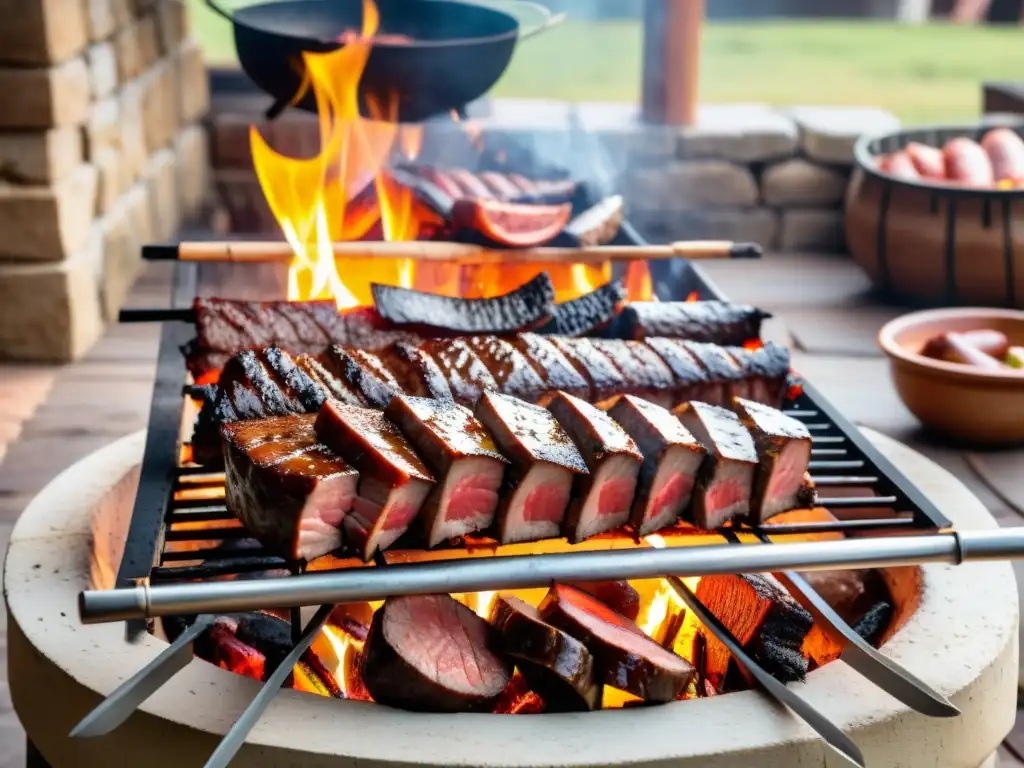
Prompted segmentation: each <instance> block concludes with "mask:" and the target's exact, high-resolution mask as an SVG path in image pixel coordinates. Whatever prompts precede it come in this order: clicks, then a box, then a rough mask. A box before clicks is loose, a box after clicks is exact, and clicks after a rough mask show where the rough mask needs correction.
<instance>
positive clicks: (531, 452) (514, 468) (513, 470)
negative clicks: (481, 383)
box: [475, 392, 587, 544]
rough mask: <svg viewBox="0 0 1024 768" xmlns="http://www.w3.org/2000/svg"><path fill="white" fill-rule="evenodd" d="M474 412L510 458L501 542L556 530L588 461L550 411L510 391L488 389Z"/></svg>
mask: <svg viewBox="0 0 1024 768" xmlns="http://www.w3.org/2000/svg"><path fill="white" fill-rule="evenodd" d="M475 415H476V418H477V419H479V421H480V423H482V424H483V425H484V427H485V428H486V429H487V431H488V432H490V434H491V436H492V437H493V438H494V442H495V444H496V445H497V447H498V450H500V451H501V453H502V454H503V455H504V456H505V457H506V458H507V459H508V460H509V461H510V462H511V466H510V467H509V468H508V470H507V471H506V472H505V482H504V483H503V484H502V488H501V493H500V497H501V501H500V502H499V506H498V538H499V540H500V541H501V542H502V543H503V544H511V543H513V542H517V541H536V540H538V539H549V538H554V537H556V536H558V534H559V532H560V530H561V527H562V520H563V519H564V517H565V511H566V507H568V505H569V499H570V495H571V492H572V486H573V480H574V478H575V477H576V476H577V475H585V474H587V465H586V463H585V462H584V460H583V457H582V456H581V455H580V452H579V450H577V448H576V446H575V445H574V444H573V442H572V440H570V439H569V436H568V435H567V434H566V433H565V430H564V429H562V427H561V426H559V424H558V422H557V421H556V420H555V417H554V416H552V415H551V413H550V412H549V411H546V410H544V409H543V408H540V407H539V406H536V405H532V404H530V403H526V402H523V401H522V400H519V399H517V398H514V397H509V396H508V395H501V394H498V393H496V392H486V393H485V394H484V396H483V397H481V398H480V402H478V403H477V407H476V412H475Z"/></svg>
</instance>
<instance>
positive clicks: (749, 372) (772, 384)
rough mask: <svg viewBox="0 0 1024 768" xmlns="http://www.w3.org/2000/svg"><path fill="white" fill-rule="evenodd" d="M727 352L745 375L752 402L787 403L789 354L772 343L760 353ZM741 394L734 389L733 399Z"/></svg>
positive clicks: (740, 349)
mask: <svg viewBox="0 0 1024 768" xmlns="http://www.w3.org/2000/svg"><path fill="white" fill-rule="evenodd" d="M725 351H726V352H728V353H729V356H730V357H732V359H733V360H735V361H736V364H737V365H738V366H739V367H740V370H741V371H742V372H743V377H744V379H745V380H746V382H747V383H746V390H747V392H748V395H747V397H748V399H750V400H756V401H757V402H759V403H765V404H768V405H776V406H777V405H779V404H780V403H781V402H782V401H783V399H784V398H785V396H786V391H787V390H788V389H789V350H787V349H786V348H785V347H783V346H780V345H779V344H775V343H774V342H770V341H769V342H768V343H767V344H764V345H763V346H761V347H758V348H757V349H748V348H747V347H726V348H725ZM739 391H740V390H739V389H734V390H733V395H734V396H735V395H736V393H737V392H739ZM696 399H699V398H696Z"/></svg>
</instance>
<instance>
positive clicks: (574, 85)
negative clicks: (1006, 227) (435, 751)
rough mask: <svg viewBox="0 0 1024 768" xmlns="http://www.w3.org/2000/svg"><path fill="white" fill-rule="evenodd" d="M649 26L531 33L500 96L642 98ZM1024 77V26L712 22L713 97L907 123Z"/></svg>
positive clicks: (954, 115)
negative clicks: (853, 111) (887, 116)
mask: <svg viewBox="0 0 1024 768" xmlns="http://www.w3.org/2000/svg"><path fill="white" fill-rule="evenodd" d="M188 2H189V3H190V5H191V6H192V9H193V12H192V25H193V29H194V30H195V32H196V34H197V35H198V36H199V39H200V40H201V41H202V44H203V46H204V48H205V50H206V52H207V57H208V60H209V61H210V63H221V64H222V63H225V62H230V61H232V60H233V58H234V44H233V41H232V38H231V30H230V26H229V25H228V23H227V22H226V21H224V20H222V19H221V18H220V17H218V16H215V15H214V14H212V13H211V12H210V11H209V10H207V9H206V8H205V7H203V6H202V3H201V0H188ZM640 48H641V36H640V27H639V25H638V24H631V23H605V24H591V23H582V22H578V23H571V22H570V23H566V24H564V25H562V26H561V27H559V28H556V29H553V30H551V31H549V32H547V33H545V34H543V35H541V36H539V37H537V38H534V39H532V40H529V41H525V42H523V44H522V45H521V47H520V48H519V49H518V51H517V53H516V56H515V58H514V59H513V62H512V65H511V66H510V67H509V69H508V71H507V72H506V73H505V75H504V77H503V78H502V79H501V81H500V82H499V83H498V85H497V87H496V89H495V91H494V94H495V95H497V96H507V97H520V98H546V99H564V100H571V101H587V100H590V101H636V100H638V99H639V83H640ZM1022 78H1024V29H1022V28H991V27H988V28H986V27H954V26H946V25H940V24H930V25H926V26H899V25H894V24H873V23H855V22H828V23H792V22H791V23H760V24H724V23H722V24H708V26H707V28H706V30H705V33H704V42H703V52H702V63H701V89H702V90H701V101H702V102H740V101H747V102H751V101H757V102H766V103H770V104H777V105H792V104H832V105H855V106H878V107H884V108H886V109H889V110H891V111H892V112H895V113H896V114H898V115H899V116H900V117H901V118H902V120H903V121H904V122H905V123H909V124H912V123H928V122H942V121H947V120H959V119H970V118H972V117H974V116H976V115H977V114H978V112H979V109H980V105H981V83H982V82H983V81H986V80H1016V79H1022Z"/></svg>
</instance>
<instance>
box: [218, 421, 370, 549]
mask: <svg viewBox="0 0 1024 768" xmlns="http://www.w3.org/2000/svg"><path fill="white" fill-rule="evenodd" d="M314 418H315V417H314V416H313V415H312V414H309V415H306V414H302V415H296V416H278V417H276V418H272V419H253V420H249V421H236V422H233V423H231V424H225V425H224V429H223V434H224V467H225V472H226V478H225V494H226V495H225V503H226V504H227V508H228V510H229V511H230V512H231V513H232V514H233V515H235V517H237V518H238V519H239V520H241V521H242V523H243V524H244V525H245V527H246V528H247V529H248V530H249V532H250V533H251V534H252V535H253V536H255V537H256V538H258V539H259V540H260V541H261V542H262V543H263V544H264V545H265V546H267V547H268V548H270V549H274V550H276V551H278V552H281V553H283V554H284V555H285V556H286V557H288V558H291V559H293V560H312V559H313V558H315V557H319V556H320V555H325V554H327V553H328V552H331V551H333V550H335V549H337V548H338V547H340V546H341V543H342V532H341V526H342V520H343V519H344V518H345V516H346V515H347V514H348V513H349V511H350V510H351V509H352V502H353V500H354V499H355V495H356V482H357V480H358V479H359V475H358V474H357V473H356V471H355V470H354V469H352V467H350V466H349V465H348V464H346V463H345V461H344V460H342V459H341V458H339V457H338V456H337V455H335V454H334V453H333V452H332V451H330V449H328V448H327V447H326V446H324V445H323V444H321V443H320V441H319V439H318V438H317V436H316V433H315V432H314V431H313V420H314Z"/></svg>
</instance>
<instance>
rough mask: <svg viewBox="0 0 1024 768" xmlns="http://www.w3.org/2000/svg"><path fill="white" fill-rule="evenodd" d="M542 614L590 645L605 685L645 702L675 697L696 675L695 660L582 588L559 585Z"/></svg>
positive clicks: (552, 622)
mask: <svg viewBox="0 0 1024 768" xmlns="http://www.w3.org/2000/svg"><path fill="white" fill-rule="evenodd" d="M540 615H541V618H543V619H544V620H545V621H547V622H549V623H551V624H553V625H554V626H556V627H558V628H559V629H561V630H564V631H565V632H568V633H569V634H570V635H572V636H573V637H575V638H576V639H577V640H580V641H581V642H582V643H583V644H584V645H585V646H587V649H588V650H589V651H590V652H591V653H592V654H593V655H594V660H595V662H596V667H597V674H598V678H599V679H600V680H601V682H603V683H604V684H605V685H611V686H613V687H615V688H620V689H622V690H624V691H627V692H629V693H632V694H633V695H634V696H639V697H640V698H641V699H644V700H645V701H672V700H673V699H675V698H676V697H677V696H679V694H680V693H682V691H683V689H684V688H686V686H687V685H688V684H689V682H690V680H691V679H692V678H693V675H694V669H693V667H692V666H691V665H690V662H688V661H687V660H686V659H684V658H682V657H681V656H677V655H676V654H674V653H672V652H671V651H667V650H665V649H664V648H662V647H661V646H660V645H658V644H657V643H656V642H654V641H653V640H652V639H651V638H649V637H648V636H647V635H645V634H644V633H643V632H641V631H640V628H639V627H637V625H636V624H634V623H633V622H631V621H630V620H629V619H626V618H625V617H623V616H621V615H619V614H618V613H616V612H615V611H613V610H611V609H610V608H608V607H607V606H606V605H604V604H603V603H601V602H600V601H599V600H597V599H596V598H594V597H592V596H590V595H588V594H587V593H586V592H583V591H582V590H579V589H576V588H574V587H570V586H566V585H564V584H556V585H555V586H553V587H552V588H551V591H550V592H548V594H547V597H545V598H544V601H543V602H542V603H541V605H540Z"/></svg>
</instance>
